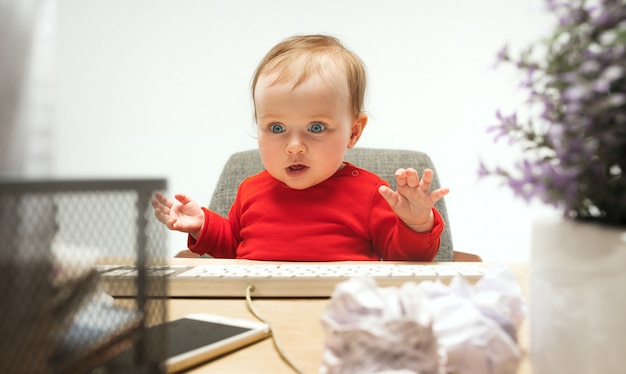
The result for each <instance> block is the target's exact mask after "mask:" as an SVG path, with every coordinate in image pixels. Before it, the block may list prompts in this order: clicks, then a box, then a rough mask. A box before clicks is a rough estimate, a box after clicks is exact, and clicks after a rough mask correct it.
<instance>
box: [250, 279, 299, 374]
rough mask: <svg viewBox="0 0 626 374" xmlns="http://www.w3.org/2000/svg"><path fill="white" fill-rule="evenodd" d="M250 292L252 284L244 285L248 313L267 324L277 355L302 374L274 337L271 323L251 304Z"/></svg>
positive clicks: (252, 290)
mask: <svg viewBox="0 0 626 374" xmlns="http://www.w3.org/2000/svg"><path fill="white" fill-rule="evenodd" d="M252 292H254V285H252V284H251V285H249V286H248V287H246V301H247V303H246V305H247V306H248V309H249V310H250V313H252V314H253V315H254V316H255V317H256V318H257V319H259V321H261V322H263V323H266V324H267V325H268V326H269V330H270V333H271V335H272V342H273V343H274V347H275V348H276V351H277V352H278V355H279V356H280V357H281V358H282V359H283V361H285V362H286V363H287V365H289V367H291V368H292V369H293V370H294V371H295V372H296V373H298V374H303V373H304V372H303V371H302V370H300V368H299V367H298V365H296V363H295V362H294V361H293V360H292V359H291V358H290V357H289V356H287V353H286V352H285V351H284V350H283V348H282V347H281V345H280V343H279V341H278V338H277V337H276V334H275V333H274V328H273V327H272V324H271V323H269V322H268V321H267V320H266V319H265V318H263V317H262V316H261V314H260V313H259V312H258V311H257V310H256V308H255V307H254V305H253V304H252V296H251V293H252Z"/></svg>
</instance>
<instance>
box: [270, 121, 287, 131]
mask: <svg viewBox="0 0 626 374" xmlns="http://www.w3.org/2000/svg"><path fill="white" fill-rule="evenodd" d="M270 131H271V132H273V133H274V134H280V133H281V132H285V127H284V126H283V125H279V124H277V123H274V124H272V125H270Z"/></svg>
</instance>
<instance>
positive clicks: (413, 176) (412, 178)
mask: <svg viewBox="0 0 626 374" xmlns="http://www.w3.org/2000/svg"><path fill="white" fill-rule="evenodd" d="M405 175H406V184H407V186H409V187H411V188H415V187H417V186H419V184H420V177H419V175H418V174H417V171H416V170H415V169H413V168H408V169H406V173H405Z"/></svg>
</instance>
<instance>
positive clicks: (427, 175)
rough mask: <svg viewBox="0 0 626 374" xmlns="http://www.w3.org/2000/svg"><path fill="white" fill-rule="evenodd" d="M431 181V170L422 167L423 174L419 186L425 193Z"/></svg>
mask: <svg viewBox="0 0 626 374" xmlns="http://www.w3.org/2000/svg"><path fill="white" fill-rule="evenodd" d="M432 183H433V171H432V170H430V169H424V174H422V181H421V182H420V188H421V189H422V191H424V192H425V193H428V190H429V189H430V185H431V184H432Z"/></svg>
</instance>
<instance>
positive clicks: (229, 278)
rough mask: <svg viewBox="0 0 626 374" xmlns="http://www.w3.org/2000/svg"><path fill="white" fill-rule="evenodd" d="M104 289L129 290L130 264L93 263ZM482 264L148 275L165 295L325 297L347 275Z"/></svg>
mask: <svg viewBox="0 0 626 374" xmlns="http://www.w3.org/2000/svg"><path fill="white" fill-rule="evenodd" d="M97 268H98V270H99V271H100V273H101V275H102V279H103V284H104V286H105V291H106V292H108V293H110V294H112V295H113V296H134V293H135V291H134V290H135V289H136V288H135V287H134V282H135V279H136V276H137V270H136V268H135V267H134V266H123V265H98V266H97ZM485 271H487V268H486V267H483V266H479V265H476V264H458V265H457V264H445V265H444V264H427V265H421V264H420V265H418V264H397V263H396V264H388V263H384V262H360V263H350V264H346V263H332V262H331V263H315V264H310V263H309V264H307V263H282V264H281V263H279V264H259V263H253V264H241V265H239V264H237V265H233V264H202V265H193V266H192V265H165V266H149V267H148V270H147V274H148V278H150V277H165V278H166V281H167V296H169V297H244V296H245V294H246V288H247V287H248V286H249V285H253V286H254V291H253V292H252V296H253V297H330V296H331V295H332V293H333V290H334V289H335V286H336V285H337V284H338V283H340V282H342V281H345V280H347V279H349V278H351V277H372V278H374V279H375V280H376V282H377V283H378V285H379V286H381V287H387V286H399V285H401V284H403V283H405V282H408V281H413V282H419V281H423V280H436V279H440V280H442V281H449V280H450V279H451V278H452V277H454V276H461V277H463V278H466V279H468V280H469V281H470V282H473V281H476V280H478V279H479V278H481V277H482V276H483V275H484V274H485Z"/></svg>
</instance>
